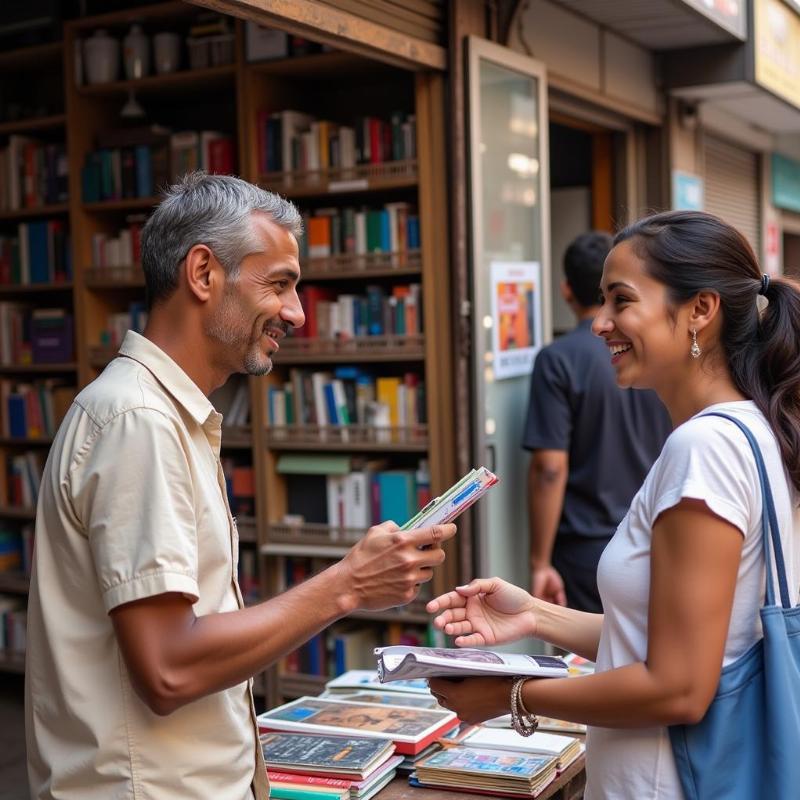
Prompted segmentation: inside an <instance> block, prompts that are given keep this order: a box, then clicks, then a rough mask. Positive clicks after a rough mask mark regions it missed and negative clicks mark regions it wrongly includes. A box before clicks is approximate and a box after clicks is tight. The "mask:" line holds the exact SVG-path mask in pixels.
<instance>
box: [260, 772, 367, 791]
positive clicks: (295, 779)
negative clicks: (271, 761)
mask: <svg viewBox="0 0 800 800" xmlns="http://www.w3.org/2000/svg"><path fill="white" fill-rule="evenodd" d="M267 775H268V776H269V782H270V783H271V784H272V783H275V784H278V783H302V784H304V785H306V786H330V787H331V788H333V789H349V788H350V787H351V786H352V785H353V784H354V783H355V781H343V780H341V779H339V778H321V777H319V776H318V775H303V774H302V773H300V772H275V770H271V769H267Z"/></svg>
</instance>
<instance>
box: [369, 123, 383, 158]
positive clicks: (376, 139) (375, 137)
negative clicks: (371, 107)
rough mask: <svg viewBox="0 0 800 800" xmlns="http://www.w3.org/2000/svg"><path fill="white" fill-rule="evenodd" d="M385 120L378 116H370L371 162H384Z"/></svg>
mask: <svg viewBox="0 0 800 800" xmlns="http://www.w3.org/2000/svg"><path fill="white" fill-rule="evenodd" d="M382 126H383V122H381V120H379V119H377V118H376V117H370V118H369V161H370V163H371V164H382V163H383V160H384V159H383V133H382V130H381V128H382Z"/></svg>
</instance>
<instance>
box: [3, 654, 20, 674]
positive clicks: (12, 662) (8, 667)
mask: <svg viewBox="0 0 800 800" xmlns="http://www.w3.org/2000/svg"><path fill="white" fill-rule="evenodd" d="M0 672H13V673H16V674H17V675H24V674H25V654H24V653H19V652H16V651H14V650H0Z"/></svg>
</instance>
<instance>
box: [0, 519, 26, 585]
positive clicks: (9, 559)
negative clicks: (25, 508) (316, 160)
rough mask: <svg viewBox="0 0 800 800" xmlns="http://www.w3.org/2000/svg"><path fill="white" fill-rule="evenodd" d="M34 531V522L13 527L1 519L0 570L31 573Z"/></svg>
mask: <svg viewBox="0 0 800 800" xmlns="http://www.w3.org/2000/svg"><path fill="white" fill-rule="evenodd" d="M33 532H34V526H33V523H26V524H25V525H22V526H21V527H12V526H11V525H9V524H8V523H7V522H4V521H3V520H0V572H22V573H23V574H25V575H30V574H31V565H32V564H33Z"/></svg>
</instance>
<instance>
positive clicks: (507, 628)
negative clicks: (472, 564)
mask: <svg viewBox="0 0 800 800" xmlns="http://www.w3.org/2000/svg"><path fill="white" fill-rule="evenodd" d="M425 608H426V609H427V611H428V613H430V614H437V616H436V617H435V618H434V620H433V624H434V625H435V626H436V627H437V628H439V629H441V630H443V631H444V632H445V633H446V634H447V635H448V636H455V637H456V639H455V643H456V645H457V646H458V647H476V646H479V645H495V644H503V643H504V642H514V641H516V640H517V639H522V638H523V637H525V636H535V635H536V600H534V598H533V597H531V595H529V594H528V593H527V592H526V591H525V590H524V589H520V588H519V587H518V586H514V585H513V584H512V583H508V581H504V580H502V578H476V579H475V580H473V581H470V583H468V584H467V585H466V586H456V588H455V589H454V590H453V591H452V592H447V594H443V595H440V596H439V597H436V598H434V599H433V600H431V601H430V602H429V603H428V604H427V606H425ZM439 612H441V613H439Z"/></svg>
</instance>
